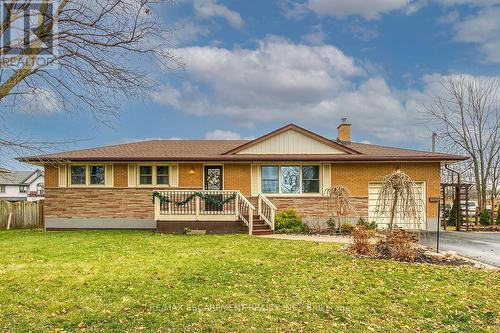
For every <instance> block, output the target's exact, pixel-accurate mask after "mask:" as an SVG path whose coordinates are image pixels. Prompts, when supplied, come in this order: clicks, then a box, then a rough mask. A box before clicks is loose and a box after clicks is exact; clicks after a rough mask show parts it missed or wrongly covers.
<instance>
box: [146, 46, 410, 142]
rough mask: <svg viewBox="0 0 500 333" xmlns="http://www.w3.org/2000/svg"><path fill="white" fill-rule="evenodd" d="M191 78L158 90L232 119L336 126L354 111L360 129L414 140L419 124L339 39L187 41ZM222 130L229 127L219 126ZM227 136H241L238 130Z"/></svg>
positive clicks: (184, 106)
mask: <svg viewBox="0 0 500 333" xmlns="http://www.w3.org/2000/svg"><path fill="white" fill-rule="evenodd" d="M181 52H182V54H183V55H184V59H185V60H186V63H187V69H186V73H187V78H186V80H185V81H184V82H183V83H182V84H181V85H179V86H176V87H174V86H170V85H166V86H163V87H161V88H160V89H159V90H158V91H157V92H156V93H155V94H154V95H153V98H154V99H155V101H157V102H158V103H160V104H162V105H165V106H168V107H172V108H173V109H176V110H178V111H180V112H186V113H190V114H194V115H199V116H209V117H213V116H224V117H225V119H226V120H228V121H231V122H232V123H235V124H238V125H240V126H241V125H242V124H246V125H248V124H254V125H255V124H258V123H264V122H270V121H275V122H279V123H289V122H299V123H301V124H304V125H309V126H319V127H323V128H327V129H329V130H331V133H332V135H331V136H332V137H334V136H335V135H336V134H335V133H336V127H337V125H338V121H339V119H340V118H341V117H344V116H347V117H349V120H350V121H351V122H352V123H353V124H354V131H355V132H357V133H363V135H364V136H365V137H366V136H369V137H371V138H372V139H371V140H372V141H374V142H375V141H377V142H386V143H390V142H398V143H399V142H412V143H413V141H414V137H415V136H414V135H409V134H408V133H409V131H410V132H411V133H417V131H418V129H417V128H413V125H414V119H415V115H414V114H413V113H409V112H408V110H407V108H406V107H405V100H403V99H401V98H399V93H398V92H395V91H393V90H392V89H391V88H390V87H389V86H388V85H387V83H386V82H385V80H384V79H383V78H381V77H378V76H377V75H376V74H374V77H367V72H366V71H365V70H364V68H363V67H362V66H361V65H359V64H358V63H357V62H356V61H355V60H354V59H353V58H351V57H349V56H347V55H345V54H344V53H343V52H342V51H340V50H339V49H337V48H336V47H334V46H332V45H322V46H309V45H303V44H293V43H290V42H288V41H286V40H284V39H280V38H276V37H273V38H268V39H266V40H263V41H260V43H259V44H258V47H257V48H256V49H241V48H234V49H225V48H216V47H188V48H183V49H181ZM217 134H221V136H222V132H219V133H217ZM226 137H232V138H236V137H237V134H236V133H230V134H228V135H227V136H226Z"/></svg>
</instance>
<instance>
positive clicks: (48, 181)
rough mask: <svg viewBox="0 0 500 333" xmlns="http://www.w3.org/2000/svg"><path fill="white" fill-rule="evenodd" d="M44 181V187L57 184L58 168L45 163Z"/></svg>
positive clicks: (56, 185)
mask: <svg viewBox="0 0 500 333" xmlns="http://www.w3.org/2000/svg"><path fill="white" fill-rule="evenodd" d="M44 168H45V174H44V183H45V187H58V186H59V169H58V168H57V166H55V165H49V164H45V165H44Z"/></svg>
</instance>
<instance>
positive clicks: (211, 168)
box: [205, 165, 224, 212]
mask: <svg viewBox="0 0 500 333" xmlns="http://www.w3.org/2000/svg"><path fill="white" fill-rule="evenodd" d="M222 179H223V178H222V166H219V165H205V190H207V191H221V190H222ZM208 195H209V196H210V197H211V198H212V199H215V200H217V201H221V200H222V199H223V198H224V196H223V195H222V194H208ZM205 210H206V211H212V212H213V211H222V210H223V207H221V206H220V205H216V204H207V203H205Z"/></svg>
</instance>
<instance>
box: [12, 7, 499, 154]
mask: <svg viewBox="0 0 500 333" xmlns="http://www.w3.org/2000/svg"><path fill="white" fill-rule="evenodd" d="M153 13H154V14H155V15H158V16H160V17H161V18H162V20H164V22H165V24H166V25H167V26H169V27H177V28H179V29H178V30H177V31H176V33H175V35H174V36H173V39H174V40H175V42H176V45H177V49H176V50H175V53H176V54H177V55H178V56H179V57H181V58H182V59H183V61H184V62H185V64H186V68H185V69H184V70H182V71H178V72H169V71H163V70H161V68H157V69H155V71H154V72H153V73H152V75H153V76H154V78H155V79H157V80H158V85H157V87H156V88H155V89H154V90H153V91H151V92H150V93H149V94H148V95H146V96H145V97H144V98H143V99H141V100H124V101H123V105H122V110H121V113H120V116H119V117H118V118H117V119H115V120H113V121H112V123H111V124H110V126H102V125H96V124H95V123H94V121H93V120H92V119H91V118H90V117H89V115H87V114H84V113H83V114H73V113H71V112H67V111H71V110H52V112H43V111H40V112H38V111H39V110H33V112H30V113H21V112H13V113H10V114H8V116H6V118H5V120H4V121H5V123H6V124H7V125H6V126H7V128H8V130H9V131H11V132H12V133H19V134H22V135H23V137H24V138H31V139H35V140H57V141H67V140H74V139H76V140H78V141H77V142H76V143H73V144H65V145H63V146H61V147H59V149H61V150H67V149H77V148H84V147H92V146H100V145H106V144H114V143H121V142H128V141H133V140H140V139H150V138H165V139H168V138H186V139H188V138H189V139H200V138H251V137H257V136H260V135H262V134H265V133H266V132H268V131H270V130H273V129H275V128H278V127H281V126H283V125H285V124H287V123H290V122H294V123H297V124H298V125H301V126H304V127H306V128H308V129H311V130H313V131H316V132H318V133H320V134H322V135H325V136H327V137H331V138H334V137H335V136H336V127H337V125H338V123H339V121H340V118H341V117H344V116H345V117H348V119H349V121H350V122H351V123H352V124H353V126H352V132H353V140H355V141H364V142H370V143H378V144H385V145H393V146H401V147H411V148H419V149H429V147H430V132H431V131H432V123H428V122H427V121H425V118H424V117H423V114H422V109H423V107H422V106H423V105H425V104H426V103H431V101H432V96H434V95H436V94H439V93H440V86H439V81H440V80H441V79H443V78H444V77H446V76H447V75H450V74H455V73H466V74H470V75H473V76H478V75H497V74H498V71H499V69H500V19H498V18H499V17H500V1H498V0H476V1H472V0H421V1H420V0H416V1H406V0H380V1H378V0H372V1H362V0H302V1H295V0H276V1H270V0H253V1H242V0H240V1H236V0H233V1H222V0H220V1H219V0H177V2H176V4H174V5H168V4H162V5H160V6H157V7H155V8H153Z"/></svg>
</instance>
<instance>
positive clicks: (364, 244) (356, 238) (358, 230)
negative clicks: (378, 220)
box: [351, 225, 375, 255]
mask: <svg viewBox="0 0 500 333" xmlns="http://www.w3.org/2000/svg"><path fill="white" fill-rule="evenodd" d="M372 236H373V231H372V230H368V229H367V228H366V227H364V226H362V225H357V226H355V227H354V228H353V229H352V237H353V244H352V247H351V249H352V250H353V251H354V253H356V254H362V255H373V254H374V252H375V246H374V245H373V244H372V243H370V238H371V237H372Z"/></svg>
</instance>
